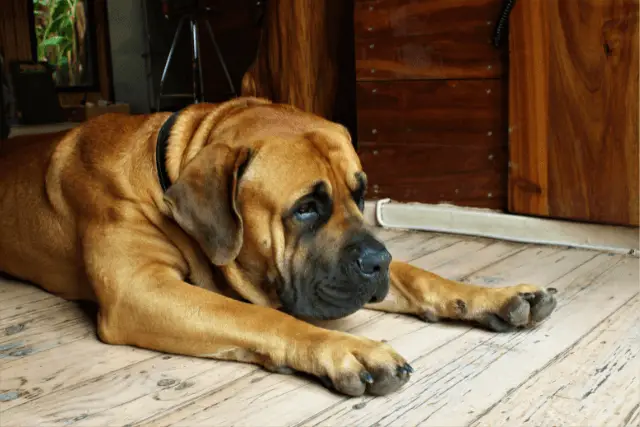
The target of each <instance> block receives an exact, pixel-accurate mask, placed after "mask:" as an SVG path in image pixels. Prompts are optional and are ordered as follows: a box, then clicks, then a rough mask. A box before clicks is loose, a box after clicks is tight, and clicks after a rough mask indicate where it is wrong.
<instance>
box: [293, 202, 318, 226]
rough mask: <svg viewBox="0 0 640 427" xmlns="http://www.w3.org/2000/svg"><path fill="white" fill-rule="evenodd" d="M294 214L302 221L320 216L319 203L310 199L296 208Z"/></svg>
mask: <svg viewBox="0 0 640 427" xmlns="http://www.w3.org/2000/svg"><path fill="white" fill-rule="evenodd" d="M294 215H295V216H296V218H298V219H299V220H301V221H309V220H312V219H316V218H317V217H318V205H317V204H316V202H314V201H308V202H305V203H303V204H301V205H300V206H298V208H297V209H296V211H295V213H294Z"/></svg>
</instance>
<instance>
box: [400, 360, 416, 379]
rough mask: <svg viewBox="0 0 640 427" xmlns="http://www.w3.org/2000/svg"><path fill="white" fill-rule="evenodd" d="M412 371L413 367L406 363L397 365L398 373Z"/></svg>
mask: <svg viewBox="0 0 640 427" xmlns="http://www.w3.org/2000/svg"><path fill="white" fill-rule="evenodd" d="M412 373H413V368H412V367H411V365H409V364H408V363H405V364H404V365H403V366H398V375H400V376H403V375H409V374H412Z"/></svg>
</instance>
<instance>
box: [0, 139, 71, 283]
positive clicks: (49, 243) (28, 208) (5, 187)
mask: <svg viewBox="0 0 640 427" xmlns="http://www.w3.org/2000/svg"><path fill="white" fill-rule="evenodd" d="M66 134H67V132H59V133H55V134H42V135H32V136H22V137H17V138H12V139H9V140H6V141H2V145H1V146H0V271H3V272H5V273H8V274H10V275H12V276H15V277H18V278H21V279H25V280H29V281H32V282H34V283H38V284H42V283H45V284H47V285H48V286H47V287H50V288H51V289H52V290H53V291H55V290H56V289H57V288H58V287H59V286H60V285H61V282H62V281H64V280H65V277H66V278H67V281H68V277H70V276H69V274H70V273H73V274H74V276H75V271H73V272H70V271H68V269H69V266H70V265H73V263H65V262H61V261H62V259H61V257H63V256H64V252H65V249H69V244H65V245H61V243H62V242H63V241H68V239H69V236H65V234H66V231H67V230H64V228H65V227H64V224H63V221H64V218H61V217H60V215H59V214H58V213H57V212H56V211H55V209H54V208H53V206H52V205H51V203H50V201H49V200H47V198H48V197H47V189H46V188H45V182H46V175H47V171H48V166H49V164H50V161H51V156H52V153H53V152H54V150H55V147H56V146H57V144H58V143H59V142H60V141H62V140H64V137H65V135H66ZM36 230H37V234H39V235H38V236H36V235H35V234H36V233H34V231H36ZM45 275H46V277H45ZM72 277H73V276H72Z"/></svg>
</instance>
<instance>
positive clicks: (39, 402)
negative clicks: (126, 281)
mask: <svg viewBox="0 0 640 427" xmlns="http://www.w3.org/2000/svg"><path fill="white" fill-rule="evenodd" d="M378 234H379V235H380V236H381V238H383V239H384V240H385V241H386V242H387V245H388V247H389V248H390V250H391V252H392V253H393V255H394V257H395V258H396V259H402V260H406V261H411V262H412V263H414V264H415V265H418V266H420V267H423V268H427V269H429V270H431V271H434V272H436V273H438V274H441V275H444V276H446V277H450V278H453V279H457V280H461V281H465V282H472V283H478V284H484V285H488V286H503V285H512V284H517V283H535V284H538V285H543V286H554V287H555V288H557V289H558V295H557V296H558V297H559V304H558V308H557V310H556V312H555V313H554V315H553V316H552V317H551V318H550V319H549V320H548V321H547V322H544V323H543V324H541V325H539V326H538V327H537V328H536V329H533V330H529V331H522V332H515V333H506V334H494V333H489V332H485V331H482V330H479V329H474V328H471V327H468V326H465V325H452V324H427V323H423V322H421V321H420V320H418V319H416V318H412V317H407V316H400V315H392V314H383V313H377V312H373V311H361V312H359V313H356V314H355V315H353V316H350V317H349V318H346V319H343V320H341V321H337V322H328V323H326V324H325V325H326V326H327V327H333V328H337V329H342V330H348V331H351V332H353V333H356V334H361V335H364V336H368V337H371V338H374V339H379V340H381V339H385V340H387V341H388V342H390V343H391V344H392V345H393V346H394V347H395V348H396V349H397V350H398V351H399V352H400V353H401V354H402V355H404V356H405V357H406V358H407V359H409V360H410V361H411V364H412V365H413V366H414V368H415V369H416V372H415V374H414V375H413V377H412V379H411V381H410V382H409V383H408V384H407V385H406V386H405V387H404V388H402V389H401V390H400V391H399V392H397V393H395V394H393V395H390V396H387V397H383V398H372V397H362V398H345V397H342V396H339V395H336V394H333V393H331V392H329V391H327V390H325V389H324V388H323V387H321V386H320V385H318V384H316V383H312V382H309V381H308V380H306V379H303V378H299V377H297V376H285V375H277V374H270V373H267V372H265V371H263V370H261V369H258V368H256V367H254V366H250V365H242V364H237V363H230V362H217V361H211V360H204V359H197V358H189V357H179V356H172V355H165V354H159V353H155V352H151V351H146V350H140V349H135V348H129V347H118V346H108V345H104V344H102V343H100V342H99V341H98V340H97V338H96V336H95V329H94V324H93V320H92V319H93V316H94V314H95V313H92V312H91V309H90V308H89V309H86V308H82V307H80V306H78V305H76V304H73V303H68V302H65V301H63V300H61V299H59V298H57V297H54V296H51V295H49V294H47V293H45V292H43V291H40V290H39V289H37V288H35V287H33V286H30V285H27V284H22V283H17V282H12V281H8V280H0V322H1V325H2V327H1V328H0V369H1V370H0V425H1V426H2V427H6V426H47V425H52V426H69V425H72V426H122V425H149V426H151V425H153V426H165V425H167V426H168V425H178V426H196V425H207V426H313V425H319V426H372V425H376V426H388V425H391V426H408V425H421V426H463V425H471V426H501V425H516V426H519V425H527V426H552V425H575V426H578V425H580V426H586V425H590V426H624V425H628V426H632V425H633V426H637V425H639V423H640V394H639V390H640V380H639V371H640V364H639V357H638V352H639V350H640V296H639V285H640V282H639V275H638V270H639V266H640V263H639V260H638V258H633V257H628V256H621V255H610V254H605V253H599V252H592V251H586V250H577V249H567V248H559V247H548V246H532V245H523V244H515V243H507V242H501V241H493V240H487V239H479V238H470V237H460V236H454V235H441V234H433V233H420V232H400V231H390V230H378Z"/></svg>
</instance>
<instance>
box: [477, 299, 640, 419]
mask: <svg viewBox="0 0 640 427" xmlns="http://www.w3.org/2000/svg"><path fill="white" fill-rule="evenodd" d="M638 295H640V294H639V293H635V294H633V296H632V297H631V298H629V299H627V300H626V301H624V303H622V304H621V305H620V306H619V307H617V308H616V309H615V310H613V311H612V312H611V313H609V314H608V315H607V316H606V317H605V318H604V319H602V321H600V322H599V323H598V324H596V325H595V326H594V327H592V328H591V329H589V330H588V331H587V332H585V333H584V334H582V335H581V336H580V337H578V338H577V339H576V340H575V341H574V342H573V343H572V344H571V345H570V346H569V347H567V348H566V349H565V350H564V351H562V352H560V353H558V354H557V355H556V356H554V357H552V358H551V359H550V360H549V361H548V362H547V363H546V364H545V365H544V366H542V367H541V368H539V369H536V370H535V371H533V372H532V373H531V375H529V376H528V377H527V378H526V379H525V380H523V381H522V382H520V384H518V385H517V386H515V387H513V388H511V389H509V390H508V391H507V392H506V393H505V394H504V395H502V396H501V397H500V398H499V399H497V400H496V401H495V402H494V403H493V404H492V405H491V406H489V407H488V408H487V409H486V410H485V411H483V412H482V413H480V414H479V415H478V416H477V417H476V418H474V419H473V420H471V421H470V422H469V424H468V425H474V424H476V423H478V422H479V421H480V419H482V418H483V417H484V416H486V415H487V414H488V413H489V412H491V411H492V410H493V409H494V408H495V407H496V406H497V405H499V404H500V402H501V401H503V400H504V399H506V398H507V397H509V396H511V395H513V394H514V393H515V392H516V391H518V389H520V387H522V386H523V385H524V384H525V383H526V382H527V381H529V380H530V379H532V378H533V377H535V376H537V375H539V374H540V373H541V372H543V371H544V370H546V369H547V368H549V367H550V366H552V365H554V364H555V363H558V362H559V361H560V360H562V359H564V358H565V357H566V356H567V355H568V354H569V353H570V352H571V351H572V350H573V349H574V348H575V347H576V346H577V345H578V344H579V343H580V342H581V341H582V340H583V339H584V338H585V337H586V336H587V335H589V334H590V333H591V332H593V331H594V330H596V329H597V328H598V327H599V326H600V325H602V324H603V323H604V322H606V321H607V320H608V319H609V318H611V317H612V316H614V315H615V314H616V313H617V312H619V311H620V310H622V309H623V308H624V306H625V305H627V304H628V303H629V302H631V301H632V300H633V299H634V298H636V297H637V296H638Z"/></svg>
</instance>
